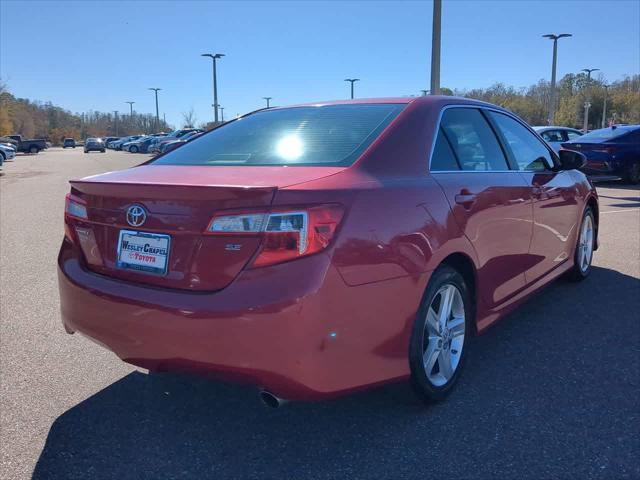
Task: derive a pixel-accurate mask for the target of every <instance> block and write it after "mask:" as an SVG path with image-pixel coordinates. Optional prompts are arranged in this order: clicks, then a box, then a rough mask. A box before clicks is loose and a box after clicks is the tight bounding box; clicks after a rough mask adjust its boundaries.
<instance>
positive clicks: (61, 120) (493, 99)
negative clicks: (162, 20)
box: [0, 73, 640, 143]
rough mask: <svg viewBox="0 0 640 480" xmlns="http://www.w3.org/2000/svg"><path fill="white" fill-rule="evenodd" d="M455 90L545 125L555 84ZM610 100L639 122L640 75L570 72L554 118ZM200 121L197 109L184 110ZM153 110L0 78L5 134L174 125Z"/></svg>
mask: <svg viewBox="0 0 640 480" xmlns="http://www.w3.org/2000/svg"><path fill="white" fill-rule="evenodd" d="M442 90H443V93H445V94H454V95H459V96H464V97H469V98H475V99H478V100H484V101H486V102H490V103H493V104H496V105H500V106H502V107H504V108H506V109H508V110H511V111H512V112H514V113H516V114H518V115H519V116H520V117H522V118H523V119H524V120H525V121H527V122H528V123H529V124H531V125H546V124H547V118H548V110H549V107H548V106H549V101H550V97H551V96H550V92H551V88H550V85H549V82H547V81H545V80H540V81H539V82H538V83H536V84H535V85H531V86H529V87H522V88H515V87H512V86H507V85H505V84H503V83H496V84H494V85H492V86H491V87H489V88H477V89H472V90H453V91H452V90H450V89H442ZM605 96H606V102H607V109H606V118H605V119H604V123H605V125H608V124H609V123H610V122H613V123H632V124H640V75H632V76H626V77H624V78H623V79H621V80H618V81H615V82H612V83H611V84H607V83H606V82H605V80H604V78H603V77H599V78H597V79H596V78H589V77H588V76H587V75H586V74H583V73H579V74H568V75H565V76H564V77H563V78H562V79H560V81H559V82H558V84H557V105H556V115H555V120H554V123H555V124H556V125H564V126H568V127H574V128H581V127H582V126H583V121H584V103H585V102H587V101H588V102H589V103H590V104H591V108H590V109H589V122H588V125H589V129H595V128H600V126H601V125H602V120H603V109H604V103H605ZM183 115H184V116H185V121H186V118H187V117H189V119H190V120H189V121H190V122H191V123H194V122H195V117H194V115H193V113H192V112H191V113H189V114H188V115H187V114H183ZM155 120H156V119H155V116H154V115H151V114H144V115H143V114H137V113H134V114H133V115H116V114H115V113H105V112H94V111H90V112H84V113H71V112H69V111H68V110H65V109H63V108H61V107H58V106H55V105H52V104H51V103H50V102H46V103H42V102H34V101H30V100H28V99H25V98H16V97H15V96H13V95H12V94H11V93H10V92H9V91H8V89H7V88H6V86H5V85H4V84H2V83H1V82H0V136H2V135H11V134H20V135H23V136H24V137H28V138H33V137H38V138H46V139H47V140H49V141H51V142H53V143H59V142H61V141H62V139H63V138H65V137H72V138H76V139H84V138H86V137H105V136H124V135H136V134H142V133H152V132H155V131H167V130H171V127H170V126H169V125H167V124H166V123H165V122H164V121H163V120H160V125H159V126H157V127H156V125H155Z"/></svg>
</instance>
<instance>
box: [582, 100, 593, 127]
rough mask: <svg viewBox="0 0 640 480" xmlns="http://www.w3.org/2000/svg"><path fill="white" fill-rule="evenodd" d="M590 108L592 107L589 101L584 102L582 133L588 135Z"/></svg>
mask: <svg viewBox="0 0 640 480" xmlns="http://www.w3.org/2000/svg"><path fill="white" fill-rule="evenodd" d="M590 107H591V103H590V102H589V100H587V101H586V102H584V123H583V126H582V131H583V132H584V133H587V131H588V130H589V108H590Z"/></svg>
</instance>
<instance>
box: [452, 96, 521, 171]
mask: <svg viewBox="0 0 640 480" xmlns="http://www.w3.org/2000/svg"><path fill="white" fill-rule="evenodd" d="M441 126H442V129H443V130H444V133H445V134H446V136H447V139H448V140H449V142H450V144H451V147H452V148H453V151H454V153H455V155H456V157H457V159H458V161H459V162H460V167H461V168H462V170H475V171H486V170H508V169H509V167H508V165H507V160H506V159H505V157H504V154H503V153H502V149H501V148H500V144H499V143H498V139H497V138H496V136H495V134H494V133H493V130H491V127H490V126H489V124H488V123H487V121H486V120H485V118H484V117H483V116H482V113H480V111H479V110H477V109H475V108H449V109H448V110H446V111H445V112H444V114H443V115H442V122H441Z"/></svg>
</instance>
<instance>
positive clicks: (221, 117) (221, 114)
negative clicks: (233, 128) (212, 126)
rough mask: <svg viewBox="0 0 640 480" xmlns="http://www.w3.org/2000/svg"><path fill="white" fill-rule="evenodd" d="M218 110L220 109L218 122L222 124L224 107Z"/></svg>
mask: <svg viewBox="0 0 640 480" xmlns="http://www.w3.org/2000/svg"><path fill="white" fill-rule="evenodd" d="M218 108H220V122H222V123H224V107H218Z"/></svg>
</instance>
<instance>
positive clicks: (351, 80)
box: [344, 78, 360, 99]
mask: <svg viewBox="0 0 640 480" xmlns="http://www.w3.org/2000/svg"><path fill="white" fill-rule="evenodd" d="M344 81H345V82H349V83H351V98H352V99H353V84H354V83H356V82H359V81H360V79H359V78H345V79H344Z"/></svg>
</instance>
